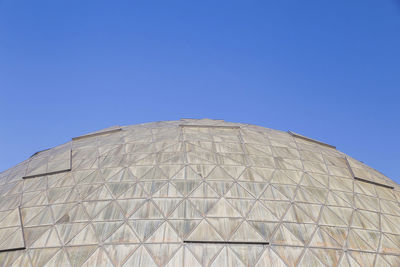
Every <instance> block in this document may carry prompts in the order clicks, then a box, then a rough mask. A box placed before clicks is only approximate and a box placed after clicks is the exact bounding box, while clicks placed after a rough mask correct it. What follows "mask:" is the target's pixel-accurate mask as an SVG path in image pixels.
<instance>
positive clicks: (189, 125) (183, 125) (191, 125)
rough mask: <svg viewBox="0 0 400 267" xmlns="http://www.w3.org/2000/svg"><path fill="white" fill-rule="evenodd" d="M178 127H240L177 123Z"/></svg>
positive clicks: (236, 127)
mask: <svg viewBox="0 0 400 267" xmlns="http://www.w3.org/2000/svg"><path fill="white" fill-rule="evenodd" d="M179 127H193V128H216V129H240V126H215V125H201V124H200V125H194V124H179Z"/></svg>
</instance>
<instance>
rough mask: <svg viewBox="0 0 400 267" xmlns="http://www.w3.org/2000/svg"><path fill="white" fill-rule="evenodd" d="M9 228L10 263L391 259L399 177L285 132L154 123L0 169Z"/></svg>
mask: <svg viewBox="0 0 400 267" xmlns="http://www.w3.org/2000/svg"><path fill="white" fill-rule="evenodd" d="M117 129H119V130H117ZM98 133H102V134H98ZM67 170H68V171H67ZM27 177H34V178H32V179H23V178H27ZM355 177H357V178H363V179H365V180H371V181H374V183H366V182H363V181H360V180H359V179H355ZM382 184H383V185H385V186H381V185H382ZM0 236H1V237H2V238H0V240H3V242H2V241H0V249H1V251H0V263H1V265H2V266H286V267H287V266H392V267H394V266H399V265H400V260H399V259H400V186H399V185H397V184H396V183H394V182H393V181H391V180H390V179H389V178H387V177H385V176H383V175H382V174H380V173H379V172H377V171H376V170H373V169H372V168H370V167H368V166H366V165H365V164H363V163H361V162H359V161H357V160H355V159H352V158H351V157H349V156H347V155H346V154H344V153H342V152H340V151H338V150H336V149H335V148H334V147H331V146H327V145H324V144H320V143H318V142H313V141H310V140H308V139H307V138H299V137H296V136H293V135H291V134H289V133H286V132H282V131H277V130H272V129H267V128H263V127H258V126H254V125H248V124H239V123H228V122H224V121H222V120H209V119H203V120H194V119H182V120H180V121H165V122H155V123H146V124H140V125H133V126H122V127H117V128H115V127H114V128H111V129H106V130H104V131H99V132H96V133H94V134H88V135H85V136H84V138H74V139H73V140H72V141H70V142H68V143H66V144H64V145H61V146H58V147H55V148H53V149H50V150H47V151H43V152H40V153H38V154H36V155H34V156H32V157H31V158H30V159H28V160H27V161H24V162H22V163H20V164H18V165H17V166H15V167H13V168H11V169H9V170H6V171H4V172H2V173H0ZM16 248H21V249H16ZM3 249H4V250H6V249H8V250H7V251H2V250H3ZM9 249H14V250H9Z"/></svg>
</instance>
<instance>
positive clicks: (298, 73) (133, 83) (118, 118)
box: [0, 0, 400, 183]
mask: <svg viewBox="0 0 400 267" xmlns="http://www.w3.org/2000/svg"><path fill="white" fill-rule="evenodd" d="M399 101H400V2H399V1H396V0H363V1H357V0H356V1H342V0H336V1H321V0H314V1H311V0H310V1H294V0H293V1H289V0H283V1H234V0H230V1H206V0H203V1H187V0H186V1H183V0H182V1H174V0H171V1H102V0H97V1H76V0H68V1H64V0H59V1H50V0H48V1H43V0H35V1H28V0H0V114H1V116H0V123H1V131H0V148H1V153H0V171H3V170H6V169H7V168H10V167H12V166H13V165H15V164H17V163H19V162H21V161H22V160H24V159H26V158H28V157H29V156H30V155H31V154H32V153H34V152H36V151H38V150H42V149H45V148H48V147H53V146H56V145H58V144H61V143H64V142H67V141H69V140H70V138H71V137H73V136H78V135H81V134H84V133H86V132H90V131H95V130H98V129H102V128H105V127H108V126H111V125H116V124H120V125H129V124H137V123H143V122H151V121H160V120H177V119H179V118H205V117H206V118H217V119H224V120H226V121H233V122H245V123H251V124H257V125H261V126H265V127H269V128H274V129H280V130H292V131H295V132H298V133H301V134H303V135H306V136H309V137H313V138H317V139H320V140H323V141H326V142H328V143H330V144H333V145H336V146H337V147H338V149H339V150H341V151H343V152H345V153H347V154H349V155H351V156H353V157H355V158H356V159H359V160H362V161H364V162H365V163H367V164H369V165H370V166H372V167H374V168H376V169H378V170H380V171H381V172H383V173H384V174H386V175H387V176H389V177H390V178H392V179H394V180H395V181H397V182H398V183H400V164H399V163H400V141H399V132H400V123H399V122H400V105H399Z"/></svg>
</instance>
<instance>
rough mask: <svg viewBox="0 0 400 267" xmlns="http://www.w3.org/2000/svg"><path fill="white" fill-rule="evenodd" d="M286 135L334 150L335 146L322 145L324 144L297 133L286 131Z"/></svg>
mask: <svg viewBox="0 0 400 267" xmlns="http://www.w3.org/2000/svg"><path fill="white" fill-rule="evenodd" d="M288 133H289V134H290V135H292V136H294V137H297V138H300V139H303V140H307V141H310V142H313V143H316V144H319V145H323V146H327V147H330V148H334V149H336V147H335V146H332V145H330V144H327V143H324V142H321V141H318V140H315V139H312V138H309V137H307V136H304V135H301V134H298V133H295V132H292V131H288Z"/></svg>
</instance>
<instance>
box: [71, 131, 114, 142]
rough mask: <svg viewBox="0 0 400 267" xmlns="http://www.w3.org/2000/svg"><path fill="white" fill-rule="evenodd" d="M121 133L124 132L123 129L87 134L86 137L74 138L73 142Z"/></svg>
mask: <svg viewBox="0 0 400 267" xmlns="http://www.w3.org/2000/svg"><path fill="white" fill-rule="evenodd" d="M119 131H122V128H118V129H112V130H109V131H103V132H98V133H92V134H85V135H81V136H78V137H72V141H76V140H81V139H84V138H89V137H94V136H99V135H105V134H111V133H116V132H119Z"/></svg>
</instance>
